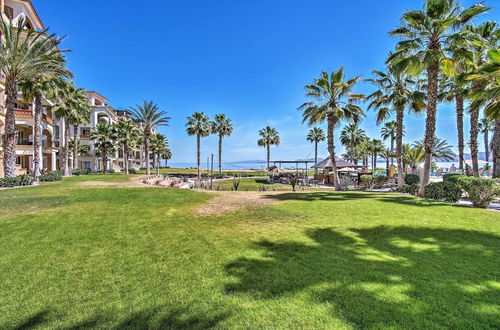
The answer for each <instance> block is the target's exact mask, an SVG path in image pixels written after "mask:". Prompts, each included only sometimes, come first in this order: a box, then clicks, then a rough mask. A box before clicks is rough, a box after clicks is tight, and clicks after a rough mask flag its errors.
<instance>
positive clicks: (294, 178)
mask: <svg viewBox="0 0 500 330" xmlns="http://www.w3.org/2000/svg"><path fill="white" fill-rule="evenodd" d="M290 185H291V186H292V190H293V191H295V186H296V185H297V176H295V175H292V177H291V178H290Z"/></svg>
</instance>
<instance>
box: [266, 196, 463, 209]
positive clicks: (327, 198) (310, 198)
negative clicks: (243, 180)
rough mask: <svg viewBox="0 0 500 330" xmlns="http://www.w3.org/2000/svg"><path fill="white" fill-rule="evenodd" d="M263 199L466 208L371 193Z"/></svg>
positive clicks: (421, 199)
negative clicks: (370, 202) (369, 200)
mask: <svg viewBox="0 0 500 330" xmlns="http://www.w3.org/2000/svg"><path fill="white" fill-rule="evenodd" d="M265 198H269V199H277V200H280V201H289V200H294V201H304V202H314V201H349V200H358V199H371V200H376V201H380V202H384V203H395V204H401V205H407V206H451V207H466V206H464V205H459V204H453V203H445V202H441V201H435V200H430V199H424V198H417V197H413V196H408V195H401V194H397V193H386V192H381V193H373V192H312V193H285V194H274V195H266V196H265Z"/></svg>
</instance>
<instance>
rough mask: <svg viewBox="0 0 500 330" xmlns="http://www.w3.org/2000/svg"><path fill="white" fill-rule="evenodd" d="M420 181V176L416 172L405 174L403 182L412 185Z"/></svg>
mask: <svg viewBox="0 0 500 330" xmlns="http://www.w3.org/2000/svg"><path fill="white" fill-rule="evenodd" d="M419 182H420V177H419V176H418V175H416V174H406V175H405V184H407V185H412V184H418V183H419Z"/></svg>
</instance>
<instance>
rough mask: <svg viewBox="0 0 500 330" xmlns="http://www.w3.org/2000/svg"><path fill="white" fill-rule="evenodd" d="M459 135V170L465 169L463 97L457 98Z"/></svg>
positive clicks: (458, 96)
mask: <svg viewBox="0 0 500 330" xmlns="http://www.w3.org/2000/svg"><path fill="white" fill-rule="evenodd" d="M455 108H456V110H455V111H456V113H457V133H458V168H459V169H461V170H463V169H464V98H463V96H462V95H457V96H456V97H455Z"/></svg>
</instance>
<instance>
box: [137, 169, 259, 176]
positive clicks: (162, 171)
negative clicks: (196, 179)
mask: <svg viewBox="0 0 500 330" xmlns="http://www.w3.org/2000/svg"><path fill="white" fill-rule="evenodd" d="M222 172H223V173H224V174H225V175H226V176H236V175H237V176H266V175H267V171H226V170H223V171H222ZM151 173H156V170H155V169H151ZM201 173H202V174H208V175H209V174H210V171H207V170H201ZM217 173H218V172H217V171H216V170H214V174H217ZM137 174H146V170H139V171H137ZM160 174H170V175H175V174H198V171H197V169H192V168H160Z"/></svg>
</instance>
